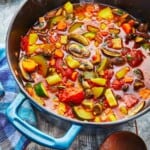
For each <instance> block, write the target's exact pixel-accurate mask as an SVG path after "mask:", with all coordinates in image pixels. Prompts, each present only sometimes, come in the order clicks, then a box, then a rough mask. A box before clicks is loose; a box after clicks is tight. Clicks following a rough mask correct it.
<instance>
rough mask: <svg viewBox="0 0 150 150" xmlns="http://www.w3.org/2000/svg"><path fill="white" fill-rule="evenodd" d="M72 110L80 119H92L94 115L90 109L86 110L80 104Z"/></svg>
mask: <svg viewBox="0 0 150 150" xmlns="http://www.w3.org/2000/svg"><path fill="white" fill-rule="evenodd" d="M73 110H74V112H75V114H76V115H77V117H78V118H79V119H81V120H93V119H94V115H93V113H92V112H91V111H86V109H84V108H83V107H82V106H74V107H73Z"/></svg>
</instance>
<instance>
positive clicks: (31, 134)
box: [6, 93, 82, 149]
mask: <svg viewBox="0 0 150 150" xmlns="http://www.w3.org/2000/svg"><path fill="white" fill-rule="evenodd" d="M25 100H27V99H26V97H25V96H24V95H23V94H22V93H19V94H18V95H17V97H16V98H15V100H14V101H13V102H12V103H11V104H10V106H9V107H8V108H7V110H6V115H7V117H8V119H9V121H10V122H11V123H12V124H13V125H14V126H15V127H16V128H17V129H18V130H19V131H20V132H21V133H23V134H24V135H26V136H27V137H28V138H30V139H31V140H33V141H35V142H37V143H38V144H41V145H43V146H46V147H51V148H55V149H67V148H69V147H70V145H71V144H72V142H73V141H74V139H75V137H76V136H77V134H78V133H79V132H80V130H81V128H82V126H81V125H78V124H72V125H71V127H70V128H69V129H68V131H67V132H66V133H65V135H63V137H60V138H54V137H52V136H49V135H47V134H45V133H43V132H41V131H40V130H38V129H36V128H35V127H34V126H31V125H30V124H28V123H27V122H25V121H24V120H22V119H21V118H20V117H19V116H18V113H17V112H18V109H19V108H20V107H21V104H22V103H23V102H24V101H25Z"/></svg>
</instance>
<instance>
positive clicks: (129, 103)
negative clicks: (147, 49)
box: [123, 94, 139, 108]
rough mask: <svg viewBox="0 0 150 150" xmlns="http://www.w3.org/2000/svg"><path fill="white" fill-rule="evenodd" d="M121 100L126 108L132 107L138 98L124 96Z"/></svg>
mask: <svg viewBox="0 0 150 150" xmlns="http://www.w3.org/2000/svg"><path fill="white" fill-rule="evenodd" d="M123 99H124V101H125V104H126V105H127V107H128V108H131V107H133V106H134V105H135V104H136V103H138V101H139V100H138V98H137V97H136V96H134V95H132V94H127V95H124V96H123Z"/></svg>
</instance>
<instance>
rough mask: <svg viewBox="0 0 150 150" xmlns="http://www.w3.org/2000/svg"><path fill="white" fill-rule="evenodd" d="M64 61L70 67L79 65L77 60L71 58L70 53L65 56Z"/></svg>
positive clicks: (73, 67)
mask: <svg viewBox="0 0 150 150" xmlns="http://www.w3.org/2000/svg"><path fill="white" fill-rule="evenodd" d="M66 63H67V65H68V66H69V67H70V68H72V69H75V68H78V67H79V66H80V63H79V62H78V61H77V60H75V59H73V58H72V56H70V55H68V56H67V57H66Z"/></svg>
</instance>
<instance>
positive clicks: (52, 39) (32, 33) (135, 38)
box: [19, 1, 150, 122]
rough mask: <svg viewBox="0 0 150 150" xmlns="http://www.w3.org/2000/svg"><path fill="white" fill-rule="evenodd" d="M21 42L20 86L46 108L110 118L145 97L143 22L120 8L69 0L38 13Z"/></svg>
mask: <svg viewBox="0 0 150 150" xmlns="http://www.w3.org/2000/svg"><path fill="white" fill-rule="evenodd" d="M20 45H21V46H20V57H19V68H20V72H21V76H22V81H23V83H24V87H25V89H26V91H27V92H28V93H29V95H31V97H33V99H34V100H35V101H36V102H37V103H38V104H40V105H42V106H44V107H45V108H46V109H47V110H49V111H52V112H55V113H56V114H59V115H62V116H65V117H68V118H73V119H76V120H83V121H91V122H111V121H117V120H120V119H123V118H125V117H129V116H132V115H135V114H136V113H138V112H139V111H141V110H142V109H143V108H144V107H145V106H146V104H147V103H148V101H149V98H150V70H149V67H150V56H149V52H150V34H149V31H148V24H147V23H142V22H141V21H139V20H137V19H135V18H134V17H132V16H131V15H130V14H128V13H127V12H125V11H123V10H121V9H118V8H114V7H111V6H107V5H102V4H98V3H93V4H90V3H86V4H72V3H71V2H69V1H68V2H67V3H65V4H64V5H63V6H62V7H60V8H57V9H55V10H52V11H49V12H47V13H46V14H45V15H44V16H41V17H39V19H38V20H37V21H36V22H35V24H34V25H33V26H32V27H31V28H30V29H29V30H28V32H27V33H26V35H23V36H22V37H21V44H20Z"/></svg>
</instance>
